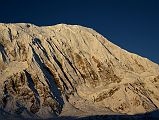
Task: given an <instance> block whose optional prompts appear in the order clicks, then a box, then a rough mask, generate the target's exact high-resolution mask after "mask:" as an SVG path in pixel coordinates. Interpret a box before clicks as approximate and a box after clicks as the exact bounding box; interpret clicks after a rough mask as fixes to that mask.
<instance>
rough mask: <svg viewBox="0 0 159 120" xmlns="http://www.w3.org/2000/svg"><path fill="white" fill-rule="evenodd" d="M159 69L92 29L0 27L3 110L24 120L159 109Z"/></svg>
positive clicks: (61, 25) (66, 26)
mask: <svg viewBox="0 0 159 120" xmlns="http://www.w3.org/2000/svg"><path fill="white" fill-rule="evenodd" d="M158 92H159V65H157V64H155V63H153V62H151V61H150V60H148V59H146V58H143V57H140V56H138V55H136V54H133V53H129V52H127V51H125V50H123V49H121V48H120V47H118V46H116V45H114V44H113V43H111V42H109V41H108V40H107V39H105V38H104V37H103V36H102V35H100V34H98V33H97V32H95V31H94V30H92V29H89V28H85V27H81V26H77V25H65V24H59V25H55V26H48V27H38V26H35V25H31V24H0V109H1V110H2V111H3V112H7V113H10V114H16V115H20V116H23V117H26V118H27V117H36V118H37V117H38V118H39V117H40V118H48V117H54V116H59V115H61V116H67V115H69V116H70V115H74V116H80V115H90V114H91V115H92V114H94V115H99V114H137V113H145V112H149V111H153V110H156V109H158V108H159V94H158Z"/></svg>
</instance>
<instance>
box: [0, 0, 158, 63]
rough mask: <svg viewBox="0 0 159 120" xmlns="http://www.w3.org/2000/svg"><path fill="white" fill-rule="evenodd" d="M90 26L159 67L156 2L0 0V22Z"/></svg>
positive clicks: (133, 0) (139, 0)
mask: <svg viewBox="0 0 159 120" xmlns="http://www.w3.org/2000/svg"><path fill="white" fill-rule="evenodd" d="M24 22H25V23H32V24H35V25H38V26H48V25H56V24H59V23H65V24H77V25H82V26H85V27H90V28H93V29H94V30H96V31H97V32H99V33H100V34H102V35H103V36H104V37H106V38H107V39H108V40H109V41H111V42H113V43H114V44H116V45H118V46H120V47H121V48H123V49H126V50H128V51H129V52H133V53H136V54H138V55H140V56H143V57H146V58H148V59H150V60H152V61H154V62H156V63H158V64H159V0H0V23H24Z"/></svg>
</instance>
